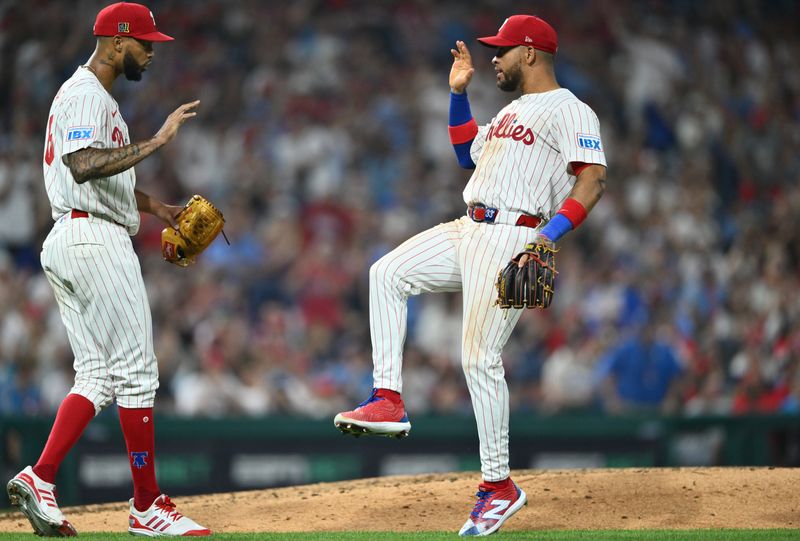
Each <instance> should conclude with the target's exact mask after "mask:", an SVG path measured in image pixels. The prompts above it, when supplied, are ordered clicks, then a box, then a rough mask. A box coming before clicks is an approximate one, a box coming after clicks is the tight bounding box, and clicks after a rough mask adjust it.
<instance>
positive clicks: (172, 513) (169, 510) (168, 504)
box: [156, 496, 183, 521]
mask: <svg viewBox="0 0 800 541" xmlns="http://www.w3.org/2000/svg"><path fill="white" fill-rule="evenodd" d="M156 507H158V508H159V509H161V511H163V512H164V513H166V514H167V518H168V519H172V520H173V521H174V520H178V519H179V518H181V517H182V516H183V515H181V514H180V513H179V512H178V510H177V509H176V506H175V504H174V503H172V500H170V499H169V496H164V499H163V500H161V501H160V502H157V503H156Z"/></svg>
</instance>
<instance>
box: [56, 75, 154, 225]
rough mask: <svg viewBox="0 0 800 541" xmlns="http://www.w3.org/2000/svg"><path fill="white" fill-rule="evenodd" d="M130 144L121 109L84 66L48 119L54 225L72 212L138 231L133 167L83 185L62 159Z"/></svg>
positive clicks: (64, 88)
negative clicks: (96, 149) (91, 148)
mask: <svg viewBox="0 0 800 541" xmlns="http://www.w3.org/2000/svg"><path fill="white" fill-rule="evenodd" d="M129 143H130V137H129V136H128V126H127V125H126V124H125V121H124V120H122V114H121V113H120V111H119V105H118V104H117V102H116V100H115V99H114V98H113V97H111V95H110V94H109V93H108V92H107V91H106V89H105V88H103V85H102V84H100V81H99V80H98V79H97V77H95V75H94V74H93V73H92V72H91V71H89V70H88V69H86V68H83V67H80V68H78V69H77V70H76V71H75V73H74V74H73V75H72V77H70V78H69V79H67V81H66V82H65V83H64V84H63V85H62V86H61V89H59V91H58V93H57V94H56V97H55V99H54V100H53V104H52V105H51V107H50V114H49V116H48V119H47V134H46V139H45V150H44V165H43V167H44V180H45V188H46V190H47V196H48V198H49V199H50V206H51V208H52V215H53V220H57V219H58V218H59V217H61V216H63V215H64V214H66V213H67V212H69V211H70V210H72V209H77V210H82V211H85V212H88V213H90V214H92V215H95V216H100V217H103V218H106V219H108V220H110V221H112V222H116V223H118V224H120V225H122V226H124V227H125V229H126V230H127V232H128V234H129V235H135V234H136V232H137V231H138V230H139V220H140V216H139V211H138V207H137V205H136V195H135V192H134V188H135V186H136V173H135V172H134V170H133V167H131V168H130V169H128V170H126V171H123V172H121V173H119V174H116V175H113V176H110V177H108V178H100V179H95V180H91V181H88V182H84V183H83V184H78V183H76V182H75V179H74V178H73V177H72V173H71V172H70V170H69V168H68V167H67V166H66V165H64V163H63V162H62V161H61V158H62V156H64V155H66V154H69V153H71V152H75V151H76V150H80V149H82V148H87V147H90V146H91V147H95V148H115V147H122V146H125V145H127V144H129Z"/></svg>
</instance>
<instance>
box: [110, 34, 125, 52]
mask: <svg viewBox="0 0 800 541" xmlns="http://www.w3.org/2000/svg"><path fill="white" fill-rule="evenodd" d="M111 39H113V40H114V41H113V42H112V43H111V44H112V46H113V47H114V50H115V51H117V52H118V53H121V52H122V36H114V37H113V38H111Z"/></svg>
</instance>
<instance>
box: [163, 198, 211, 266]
mask: <svg viewBox="0 0 800 541" xmlns="http://www.w3.org/2000/svg"><path fill="white" fill-rule="evenodd" d="M175 221H176V222H178V227H177V229H176V228H174V227H167V228H165V229H164V230H163V231H162V232H161V254H162V255H163V256H164V259H165V260H166V261H169V262H170V263H174V264H176V265H180V266H181V267H188V266H189V265H190V264H192V263H194V262H195V260H196V258H197V255H198V254H199V253H200V252H202V251H203V250H205V249H206V248H208V245H209V244H211V241H213V240H214V239H215V238H216V237H217V235H219V232H220V231H222V227H223V226H224V225H225V218H224V217H223V216H222V213H221V212H220V211H219V210H218V209H217V207H215V206H214V205H212V204H211V203H210V202H209V201H208V199H206V198H205V197H203V196H201V195H193V196H192V198H191V199H189V202H188V203H186V206H185V207H183V210H182V211H181V212H180V214H178V216H177V218H176V219H175ZM223 235H224V233H223Z"/></svg>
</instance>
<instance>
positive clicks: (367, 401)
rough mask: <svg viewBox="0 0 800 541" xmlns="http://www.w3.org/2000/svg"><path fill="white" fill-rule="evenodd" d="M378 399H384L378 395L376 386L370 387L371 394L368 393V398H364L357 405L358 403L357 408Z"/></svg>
mask: <svg viewBox="0 0 800 541" xmlns="http://www.w3.org/2000/svg"><path fill="white" fill-rule="evenodd" d="M378 400H384V398H383V397H381V396H378V388H377V387H374V388H373V389H372V394H371V395H369V398H367V399H366V400H364V401H363V402H362V403H361V404H359V405H358V408H363V407H364V406H366V405H367V404H371V403H372V402H377V401H378ZM358 408H356V409H358Z"/></svg>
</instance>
